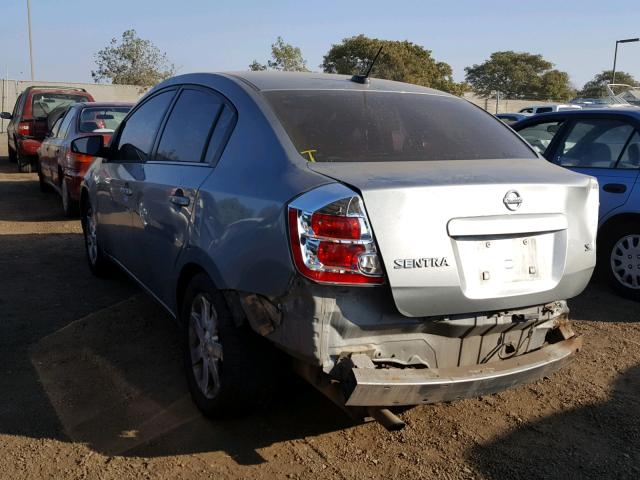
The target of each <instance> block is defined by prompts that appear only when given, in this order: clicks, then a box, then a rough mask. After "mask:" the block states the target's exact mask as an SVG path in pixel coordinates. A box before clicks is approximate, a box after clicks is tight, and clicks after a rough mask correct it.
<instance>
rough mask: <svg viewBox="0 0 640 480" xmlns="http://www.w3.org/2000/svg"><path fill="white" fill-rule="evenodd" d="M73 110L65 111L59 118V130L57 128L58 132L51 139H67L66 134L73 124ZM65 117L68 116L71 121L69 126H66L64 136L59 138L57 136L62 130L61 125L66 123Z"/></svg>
mask: <svg viewBox="0 0 640 480" xmlns="http://www.w3.org/2000/svg"><path fill="white" fill-rule="evenodd" d="M74 110H75V109H74V108H69V109H67V111H66V112H65V114H64V115H63V116H62V117H60V118H61V119H62V121H61V122H60V128H58V132H57V133H56V136H55V137H53V138H58V139H65V138H67V134H68V133H69V129H70V128H71V124H72V123H73V118H72V117H73V111H74ZM67 116H70V118H71V120H70V121H69V124H68V125H67V129H66V130H65V132H64V136H63V137H60V136H59V135H58V134H59V133H60V130H61V129H62V124H63V123H64V122H65V121H66V119H67Z"/></svg>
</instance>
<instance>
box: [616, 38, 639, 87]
mask: <svg viewBox="0 0 640 480" xmlns="http://www.w3.org/2000/svg"><path fill="white" fill-rule="evenodd" d="M638 41H640V38H626V39H624V40H616V51H615V53H614V54H613V73H612V75H611V77H612V78H611V83H616V60H617V59H618V44H619V43H631V42H638Z"/></svg>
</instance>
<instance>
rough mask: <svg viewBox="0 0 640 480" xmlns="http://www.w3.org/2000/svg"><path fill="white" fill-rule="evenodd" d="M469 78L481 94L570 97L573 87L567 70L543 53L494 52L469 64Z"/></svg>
mask: <svg viewBox="0 0 640 480" xmlns="http://www.w3.org/2000/svg"><path fill="white" fill-rule="evenodd" d="M465 71H466V72H467V74H466V80H467V82H468V83H469V84H470V85H471V88H472V89H473V91H474V92H475V93H477V94H478V95H483V96H487V97H488V96H492V95H493V94H494V93H495V92H500V94H501V95H503V96H506V97H508V98H530V99H537V100H551V99H553V100H567V99H569V98H571V96H572V95H573V89H572V87H571V83H570V82H569V75H568V74H567V73H566V72H561V71H559V70H555V69H553V64H552V63H551V62H549V61H547V60H545V59H544V58H543V57H542V55H535V54H532V53H526V52H513V51H506V52H494V53H492V54H491V57H490V58H489V60H486V61H485V62H483V63H481V64H479V65H473V66H471V67H467V68H465Z"/></svg>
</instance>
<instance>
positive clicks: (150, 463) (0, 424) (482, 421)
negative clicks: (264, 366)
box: [0, 159, 640, 479]
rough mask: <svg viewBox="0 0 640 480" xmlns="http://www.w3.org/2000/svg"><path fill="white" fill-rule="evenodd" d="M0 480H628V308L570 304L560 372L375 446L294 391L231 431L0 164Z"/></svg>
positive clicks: (371, 434)
mask: <svg viewBox="0 0 640 480" xmlns="http://www.w3.org/2000/svg"><path fill="white" fill-rule="evenodd" d="M0 273H1V275H2V276H1V278H2V281H3V286H2V287H0V478H2V479H5V478H6V479H22V478H29V479H32V478H56V479H58V478H71V479H75V478H77V479H85V478H88V479H94V478H95V479H98V478H99V479H123V478H160V479H164V478H166V479H190V478H212V479H226V478H234V479H235V478H257V479H271V478H326V479H370V478H372V479H388V478H399V479H415V478H447V479H458V478H460V479H464V478H490V479H494V478H495V479H504V478H518V477H520V478H530V477H537V478H565V479H566V478H604V477H606V478H640V397H639V393H640V304H638V303H634V302H630V301H626V300H624V299H621V298H619V297H618V296H616V295H615V294H613V293H612V292H611V291H610V290H609V289H608V287H607V286H606V285H600V284H597V282H596V283H595V284H592V285H591V286H590V287H589V288H588V289H587V291H586V292H585V293H583V294H582V295H581V296H580V297H578V298H576V299H573V300H571V302H570V306H571V308H572V316H573V318H574V322H575V323H574V325H575V328H576V330H577V331H578V332H579V333H581V334H582V335H584V338H585V348H584V350H583V351H582V352H581V353H580V354H579V355H578V357H577V359H576V361H574V362H573V363H572V364H571V365H570V366H569V367H568V368H566V369H564V370H563V371H561V372H560V373H558V374H555V375H553V376H552V377H551V378H545V379H543V380H540V381H538V382H536V383H534V384H530V385H524V386H521V387H519V388H516V389H513V390H510V391H507V392H503V393H500V394H498V395H492V396H487V397H483V398H479V399H473V400H464V401H458V402H455V403H450V404H441V405H432V406H422V407H417V408H413V409H411V410H409V411H407V412H405V413H403V414H402V417H403V419H404V420H405V421H406V422H407V427H406V428H405V429H404V430H403V431H401V432H396V433H389V432H387V431H385V430H384V429H383V428H382V427H381V426H379V425H377V424H375V423H367V424H360V425H356V424H353V423H352V422H351V421H350V420H349V419H348V418H347V417H345V415H344V414H343V413H342V412H341V411H340V410H338V409H337V408H336V407H334V406H333V405H332V404H331V403H330V402H329V401H328V400H326V399H324V398H323V397H322V396H321V395H320V394H318V393H316V392H315V391H314V390H313V389H312V388H311V387H308V386H306V385H305V384H303V383H302V382H299V383H297V382H295V381H293V380H292V381H291V383H290V385H289V388H282V389H281V394H280V395H279V396H278V398H276V399H275V401H274V402H273V404H271V405H269V406H267V407H265V408H263V409H261V410H259V411H256V412H255V413H253V414H251V415H250V416H248V417H246V418H243V419H235V420H227V421H220V422H212V421H207V420H205V419H203V418H202V417H201V416H200V415H199V414H198V412H197V410H196V409H195V407H194V406H193V404H192V403H191V400H190V398H189V396H188V393H187V388H186V384H185V381H184V379H183V374H182V370H181V364H180V354H179V348H178V342H177V329H176V327H175V326H174V325H173V323H172V322H171V320H170V319H169V318H168V316H167V315H166V314H165V313H164V312H163V311H162V310H161V309H160V308H158V307H157V306H156V305H155V304H154V303H153V302H152V301H151V300H149V298H148V297H147V296H145V295H144V294H142V293H141V292H140V290H139V289H138V288H137V287H136V286H134V285H133V284H132V283H131V282H129V281H128V280H127V279H125V278H124V277H123V276H119V277H118V276H117V277H116V278H113V279H110V280H99V279H96V278H93V277H92V276H91V275H90V273H89V270H88V269H87V267H86V265H85V258H84V252H83V246H82V236H81V233H80V225H79V222H78V221H68V220H65V219H64V217H62V211H61V206H60V200H59V198H58V197H57V196H56V195H55V194H53V193H48V194H42V193H40V191H39V190H38V184H37V180H36V176H35V175H32V174H17V173H15V170H14V166H13V165H10V164H9V163H8V162H7V160H6V159H0Z"/></svg>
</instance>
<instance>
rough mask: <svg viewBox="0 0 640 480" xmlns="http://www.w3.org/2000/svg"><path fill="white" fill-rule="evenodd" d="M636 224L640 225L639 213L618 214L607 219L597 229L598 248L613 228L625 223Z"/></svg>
mask: <svg viewBox="0 0 640 480" xmlns="http://www.w3.org/2000/svg"><path fill="white" fill-rule="evenodd" d="M633 222H637V223H638V224H639V225H640V212H625V213H619V214H617V215H615V216H613V217H610V218H608V219H607V220H606V221H605V222H604V223H603V224H602V226H601V227H600V228H599V229H598V246H599V245H600V244H601V242H602V241H604V240H605V239H606V238H607V236H608V235H609V234H610V232H612V231H613V230H614V229H615V228H617V227H618V226H620V225H623V224H625V223H633Z"/></svg>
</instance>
